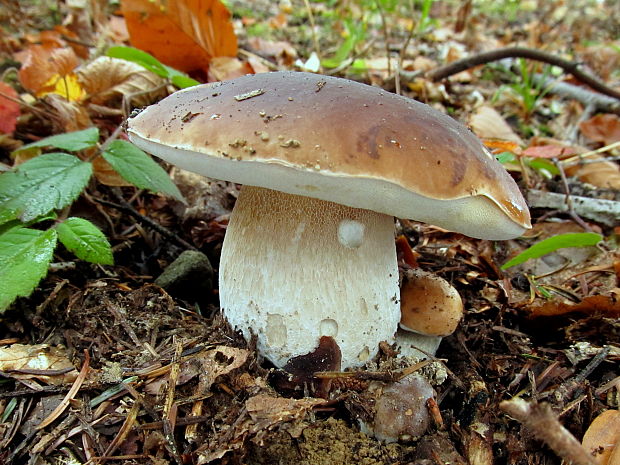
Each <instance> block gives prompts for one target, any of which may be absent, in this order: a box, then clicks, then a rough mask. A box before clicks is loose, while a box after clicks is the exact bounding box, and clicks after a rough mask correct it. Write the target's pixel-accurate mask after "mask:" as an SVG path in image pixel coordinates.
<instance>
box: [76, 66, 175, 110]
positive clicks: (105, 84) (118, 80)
mask: <svg viewBox="0 0 620 465" xmlns="http://www.w3.org/2000/svg"><path fill="white" fill-rule="evenodd" d="M77 74H78V79H79V81H80V84H81V85H82V87H83V88H84V90H85V91H86V92H87V93H88V97H89V99H90V101H91V102H92V103H96V104H98V105H108V106H119V105H120V103H121V102H120V100H121V98H122V97H126V96H132V100H131V101H132V103H133V104H134V105H136V106H145V105H148V104H149V103H152V102H153V101H154V100H156V99H157V98H158V97H162V96H164V95H165V93H166V89H165V86H164V84H165V82H166V81H165V79H164V78H162V77H159V76H157V75H156V74H154V73H152V72H150V71H148V70H146V69H145V68H144V67H142V66H140V65H138V64H136V63H132V62H129V61H126V60H120V59H118V58H110V57H99V58H97V59H96V60H94V61H93V62H91V63H89V64H88V65H86V66H83V67H81V68H80V69H79V70H78V72H77ZM149 90H150V92H149ZM113 100H115V101H114V102H111V101H113ZM114 104H115V105H114Z"/></svg>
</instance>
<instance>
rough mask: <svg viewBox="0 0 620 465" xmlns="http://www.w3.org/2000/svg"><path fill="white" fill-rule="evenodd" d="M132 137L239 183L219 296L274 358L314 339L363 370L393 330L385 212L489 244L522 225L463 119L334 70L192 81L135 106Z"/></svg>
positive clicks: (516, 195) (502, 179) (394, 299)
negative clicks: (137, 111)
mask: <svg viewBox="0 0 620 465" xmlns="http://www.w3.org/2000/svg"><path fill="white" fill-rule="evenodd" d="M128 134H129V138H130V140H131V141H132V142H133V143H134V144H136V145H137V146H138V147H140V148H142V149H143V150H145V151H147V152H149V153H151V154H153V155H156V156H158V157H160V158H162V159H164V160H166V161H168V162H170V163H173V164H175V165H177V166H179V167H180V168H184V169H186V170H190V171H194V172H196V173H199V174H202V175H204V176H207V177H210V178H215V179H221V180H227V181H232V182H235V183H239V184H243V187H242V190H241V193H240V195H239V198H238V200H237V202H236V205H235V207H234V210H233V212H232V215H231V217H230V221H229V224H228V229H227V232H226V237H225V239H224V244H223V247H222V255H221V261H220V267H219V295H220V304H221V308H222V309H223V312H224V314H225V316H226V318H227V319H228V321H229V322H230V324H231V325H232V326H233V327H236V328H238V329H239V330H241V331H242V332H243V334H244V335H245V337H246V338H249V337H250V335H251V334H252V333H254V334H256V336H257V341H258V342H257V344H258V349H259V351H260V352H261V353H262V354H263V355H264V356H265V357H266V358H268V359H269V360H271V361H272V362H273V363H274V364H275V365H276V366H278V367H286V366H287V365H288V364H289V363H296V364H297V365H299V362H300V360H301V361H303V359H304V357H309V358H311V357H312V354H313V353H315V351H316V350H317V348H318V346H319V343H320V342H324V341H330V343H329V344H323V346H328V347H331V348H332V349H331V350H332V351H333V352H335V354H333V356H324V354H325V347H322V349H321V354H323V355H321V357H325V358H330V359H332V360H338V359H340V360H341V368H342V369H344V368H347V367H354V366H360V365H362V364H364V363H365V362H366V361H367V360H369V359H370V358H372V357H373V356H375V354H376V353H377V351H378V345H379V342H381V341H388V342H392V341H393V339H394V333H395V332H396V329H397V327H398V323H399V320H400V305H399V285H398V268H397V260H396V251H395V246H394V217H399V218H408V219H415V220H418V221H424V222H428V223H432V224H435V225H437V226H441V227H443V228H446V229H449V230H452V231H457V232H461V233H463V234H467V235H469V236H472V237H476V238H484V239H495V240H501V239H508V238H513V237H516V236H519V235H521V234H522V233H523V232H524V231H525V230H527V229H528V228H530V218H529V212H528V209H527V206H526V204H525V201H524V199H523V197H522V195H521V193H520V192H519V189H518V187H517V185H516V184H515V182H514V181H513V179H512V178H511V177H510V176H509V175H508V174H507V173H506V171H505V170H504V168H503V167H502V166H501V165H500V164H499V163H498V162H497V161H496V160H495V159H494V158H493V156H492V155H491V154H490V153H489V152H488V151H487V150H486V149H485V147H484V146H483V145H482V144H481V143H480V141H479V140H478V139H477V138H476V137H475V136H474V135H473V134H472V133H471V132H470V131H469V130H467V129H466V128H465V127H464V126H462V125H461V124H459V123H457V122H456V121H454V120H453V119H452V118H450V117H448V116H446V115H443V114H441V113H440V112H438V111H436V110H434V109H432V108H431V107H429V106H427V105H424V104H422V103H419V102H416V101H414V100H411V99H409V98H406V97H402V96H398V95H395V94H391V93H389V92H387V91H384V90H382V89H379V88H376V87H371V86H368V85H364V84H360V83H357V82H353V81H349V80H345V79H339V78H335V77H327V76H321V75H316V74H310V73H298V72H274V73H265V74H257V75H248V76H243V77H240V78H237V79H234V80H231V81H226V82H222V83H216V84H207V85H200V86H196V87H191V88H189V89H185V90H181V91H179V92H176V93H174V94H172V95H170V96H169V97H167V98H165V99H164V100H162V101H161V102H159V103H157V104H155V105H153V106H151V107H149V108H147V109H146V110H144V111H142V112H141V113H140V114H138V115H137V116H135V117H133V118H131V119H130V120H129V123H128ZM314 366H316V365H314Z"/></svg>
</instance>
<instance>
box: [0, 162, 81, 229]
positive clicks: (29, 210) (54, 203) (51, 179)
mask: <svg viewBox="0 0 620 465" xmlns="http://www.w3.org/2000/svg"><path fill="white" fill-rule="evenodd" d="M92 171H93V167H92V165H91V164H90V163H88V162H85V161H82V160H80V159H79V158H77V157H74V156H73V155H68V154H66V153H46V154H44V155H40V156H38V157H36V158H33V159H31V160H28V161H27V162H25V163H23V164H22V165H20V166H19V167H18V168H17V170H16V171H9V172H6V173H3V174H0V224H2V223H5V222H7V221H10V220H13V219H15V218H19V219H20V220H21V221H23V222H27V221H30V220H33V219H35V218H37V217H39V216H41V215H45V214H47V213H49V212H50V211H52V210H54V209H60V208H64V207H66V206H67V205H69V204H70V203H71V202H73V201H74V200H75V199H76V198H77V197H78V196H79V195H80V193H81V192H82V190H83V189H84V187H86V184H87V183H88V180H89V179H90V176H91V175H92Z"/></svg>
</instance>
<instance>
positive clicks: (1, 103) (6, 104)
mask: <svg viewBox="0 0 620 465" xmlns="http://www.w3.org/2000/svg"><path fill="white" fill-rule="evenodd" d="M18 99H19V97H18V95H17V92H16V91H15V89H13V88H12V87H11V86H10V85H8V84H6V83H4V82H0V132H2V133H4V134H11V133H12V132H13V131H15V126H16V125H17V117H18V116H19V103H18Z"/></svg>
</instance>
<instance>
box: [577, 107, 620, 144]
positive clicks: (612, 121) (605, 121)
mask: <svg viewBox="0 0 620 465" xmlns="http://www.w3.org/2000/svg"><path fill="white" fill-rule="evenodd" d="M579 129H581V133H582V134H583V135H584V136H586V137H587V138H588V139H590V140H593V141H594V142H601V143H603V144H604V145H609V144H613V143H614V142H618V141H620V117H619V116H618V115H613V114H611V113H609V114H604V115H596V116H593V117H592V118H590V119H589V120H587V121H583V122H581V123H579Z"/></svg>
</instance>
